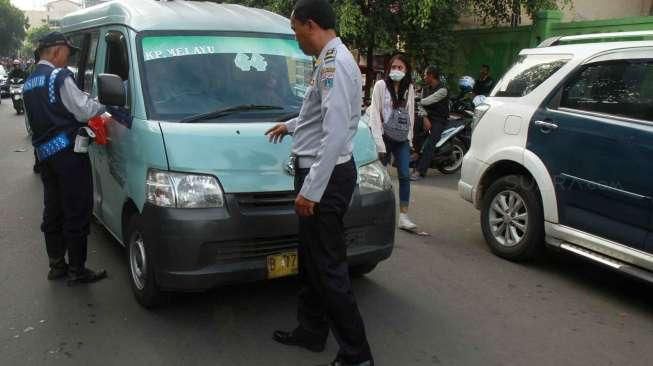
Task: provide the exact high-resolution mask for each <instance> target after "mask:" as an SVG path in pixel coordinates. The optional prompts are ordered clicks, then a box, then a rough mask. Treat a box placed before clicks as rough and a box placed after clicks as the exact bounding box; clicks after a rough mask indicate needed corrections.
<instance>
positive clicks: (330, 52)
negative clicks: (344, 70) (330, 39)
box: [324, 48, 337, 64]
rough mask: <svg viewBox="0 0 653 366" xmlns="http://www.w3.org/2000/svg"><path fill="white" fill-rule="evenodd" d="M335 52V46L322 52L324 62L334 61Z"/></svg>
mask: <svg viewBox="0 0 653 366" xmlns="http://www.w3.org/2000/svg"><path fill="white" fill-rule="evenodd" d="M336 53H337V50H336V49H335V48H332V49H330V50H328V51H327V52H326V53H325V54H324V63H325V64H328V63H333V62H335V61H336Z"/></svg>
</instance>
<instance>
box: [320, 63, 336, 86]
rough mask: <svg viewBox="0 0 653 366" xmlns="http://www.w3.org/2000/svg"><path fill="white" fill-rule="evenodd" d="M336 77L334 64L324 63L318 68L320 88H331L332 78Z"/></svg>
mask: <svg viewBox="0 0 653 366" xmlns="http://www.w3.org/2000/svg"><path fill="white" fill-rule="evenodd" d="M335 77H336V68H335V65H326V64H325V65H324V66H322V67H321V68H320V74H319V84H320V88H322V89H331V88H333V80H334V79H335Z"/></svg>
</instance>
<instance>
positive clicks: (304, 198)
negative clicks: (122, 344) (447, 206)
mask: <svg viewBox="0 0 653 366" xmlns="http://www.w3.org/2000/svg"><path fill="white" fill-rule="evenodd" d="M291 25H292V28H293V30H294V31H295V34H296V36H297V41H298V42H299V46H300V47H301V49H302V50H303V51H304V53H306V54H307V55H312V56H315V57H317V60H316V62H315V71H314V73H313V77H312V79H311V85H310V87H309V88H308V90H307V91H306V96H305V97H304V103H303V105H302V108H301V111H300V114H299V117H297V118H295V119H292V120H290V121H288V122H286V123H282V124H278V125H276V126H275V127H273V128H272V129H270V130H269V131H268V132H267V135H268V136H269V137H270V140H272V141H273V142H277V141H279V140H281V139H282V138H283V136H284V135H286V134H288V133H293V148H292V153H293V155H294V156H295V172H296V174H295V191H296V192H297V199H296V200H295V211H296V212H297V215H298V216H299V241H300V244H299V249H298V254H299V267H300V268H299V278H300V280H301V283H302V288H301V290H300V293H299V307H298V316H297V318H298V321H299V326H298V327H297V328H295V330H293V331H292V332H286V331H276V332H274V335H273V337H274V339H275V340H276V341H277V342H280V343H283V344H286V345H293V346H300V347H303V348H307V349H309V350H311V351H315V352H320V351H322V350H324V345H325V342H326V339H327V336H328V335H329V330H332V331H333V334H334V336H335V337H336V340H337V341H338V344H339V345H340V351H339V352H338V355H337V357H336V359H335V360H334V361H333V362H332V363H331V365H334V366H344V365H357V366H371V365H373V364H374V361H373V359H372V354H371V351H370V346H369V344H368V341H367V336H366V334H365V326H364V324H363V319H362V318H361V315H360V312H359V310H358V305H357V304H356V299H355V297H354V294H353V292H352V288H351V280H350V278H349V271H348V265H347V248H346V245H345V237H344V232H345V231H344V225H343V217H344V215H345V213H346V212H347V209H348V208H349V202H350V200H351V197H352V194H353V192H354V188H355V187H356V174H357V173H356V164H355V163H354V159H353V157H352V151H353V144H352V140H353V138H354V135H355V134H356V130H357V127H358V122H359V119H360V111H361V102H362V98H361V90H362V85H361V83H362V80H361V74H360V70H359V68H358V65H357V63H356V61H355V60H354V58H353V56H352V54H351V53H350V52H349V50H348V49H347V47H346V46H345V45H344V44H343V43H342V41H341V40H340V38H338V37H337V36H336V32H335V30H334V29H335V13H334V10H333V8H332V6H331V5H330V3H329V2H328V1H327V0H299V1H297V3H296V4H295V8H294V10H293V14H292V16H291Z"/></svg>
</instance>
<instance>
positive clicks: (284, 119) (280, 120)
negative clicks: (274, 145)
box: [277, 112, 299, 122]
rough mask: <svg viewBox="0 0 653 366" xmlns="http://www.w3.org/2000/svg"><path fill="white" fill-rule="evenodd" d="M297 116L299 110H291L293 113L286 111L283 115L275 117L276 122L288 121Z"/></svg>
mask: <svg viewBox="0 0 653 366" xmlns="http://www.w3.org/2000/svg"><path fill="white" fill-rule="evenodd" d="M297 116H299V112H293V113H288V114H284V115H283V116H281V117H279V118H277V122H286V121H289V120H291V119H293V118H295V117H297Z"/></svg>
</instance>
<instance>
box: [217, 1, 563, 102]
mask: <svg viewBox="0 0 653 366" xmlns="http://www.w3.org/2000/svg"><path fill="white" fill-rule="evenodd" d="M216 1H219V0H216ZM220 2H229V3H237V4H242V5H246V6H253V7H258V8H265V9H268V10H270V11H273V12H276V13H279V14H282V15H285V16H290V12H291V11H292V7H293V4H294V3H295V1H294V0H229V1H220ZM331 3H332V4H333V5H334V8H335V10H336V15H337V17H338V22H337V23H338V33H339V34H340V36H341V37H342V38H343V39H344V40H345V42H346V43H347V44H348V45H349V46H350V47H352V48H354V49H358V50H359V51H360V52H362V53H363V54H364V55H365V56H366V60H367V64H368V65H372V64H373V60H374V55H375V54H377V53H378V52H379V50H381V51H383V52H384V53H393V52H396V51H397V50H402V51H404V52H406V53H407V54H408V55H409V56H410V57H411V59H412V60H413V63H414V65H413V66H415V67H417V68H418V69H422V68H423V67H424V66H426V65H428V64H436V65H438V66H439V67H440V68H441V69H443V70H444V71H445V72H449V73H456V72H457V71H459V70H458V69H457V68H459V67H460V65H456V64H453V61H452V60H453V58H451V57H449V56H450V55H451V53H452V52H455V47H456V44H455V40H454V33H453V29H454V26H455V25H456V24H457V22H458V19H459V17H460V15H461V14H463V13H471V14H473V15H476V16H479V17H480V18H481V20H482V21H483V23H485V24H492V25H498V24H502V23H511V24H513V25H518V24H519V23H520V22H521V18H520V17H521V14H522V10H525V11H526V13H527V14H529V16H531V17H532V16H533V15H534V14H535V13H537V12H538V11H539V10H544V9H556V8H559V7H560V6H564V5H567V4H570V3H571V0H331ZM373 78H374V70H373V69H372V68H371V67H368V72H367V75H366V85H367V88H366V89H367V90H366V91H365V92H366V93H365V96H366V97H368V96H369V91H370V89H371V86H372V82H373Z"/></svg>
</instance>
